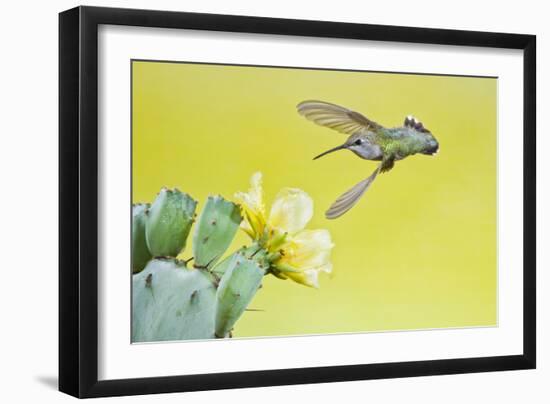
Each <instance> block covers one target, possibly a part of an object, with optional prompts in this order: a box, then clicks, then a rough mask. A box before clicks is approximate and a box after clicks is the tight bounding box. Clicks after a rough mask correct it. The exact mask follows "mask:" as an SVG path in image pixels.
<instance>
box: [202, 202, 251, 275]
mask: <svg viewBox="0 0 550 404" xmlns="http://www.w3.org/2000/svg"><path fill="white" fill-rule="evenodd" d="M241 220H242V217H241V213H240V209H239V207H238V206H237V205H235V204H234V203H233V202H229V201H227V200H225V199H223V198H222V197H221V196H209V197H208V200H207V201H206V205H205V206H204V208H203V210H202V213H201V215H200V217H199V220H198V222H197V225H196V228H195V234H194V237H193V256H194V266H195V268H203V269H209V268H212V267H213V266H214V264H215V263H216V262H217V261H218V259H219V258H220V257H221V256H222V254H223V253H224V252H225V250H226V249H227V248H228V247H229V245H230V244H231V241H233V238H234V237H235V233H237V230H238V229H239V224H240V223H241Z"/></svg>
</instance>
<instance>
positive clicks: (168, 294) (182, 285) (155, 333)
mask: <svg viewBox="0 0 550 404" xmlns="http://www.w3.org/2000/svg"><path fill="white" fill-rule="evenodd" d="M132 286H133V289H132V290H133V295H132V341H134V342H147V341H177V340H182V339H185V340H189V339H209V338H214V336H215V335H214V334H215V332H214V321H215V320H214V319H215V308H216V304H215V303H216V286H215V283H214V282H213V278H212V276H211V275H210V274H208V273H207V272H205V271H201V270H197V269H192V268H191V269H189V268H186V266H185V263H183V262H182V261H177V260H175V259H171V258H170V259H154V260H152V261H151V262H149V264H148V265H147V267H146V268H145V269H144V270H143V271H141V272H140V273H139V274H137V275H134V276H133V285H132Z"/></svg>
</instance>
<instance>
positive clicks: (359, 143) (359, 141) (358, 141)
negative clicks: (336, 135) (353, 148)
mask: <svg viewBox="0 0 550 404" xmlns="http://www.w3.org/2000/svg"><path fill="white" fill-rule="evenodd" d="M361 143H363V140H362V139H357V140H356V141H355V144H356V145H357V146H360V145H361Z"/></svg>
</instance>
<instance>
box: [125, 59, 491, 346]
mask: <svg viewBox="0 0 550 404" xmlns="http://www.w3.org/2000/svg"><path fill="white" fill-rule="evenodd" d="M496 92H497V80H496V79H492V78H468V77H443V76H429V75H407V74H382V73H367V72H342V71H326V70H325V71H320V70H300V69H284V68H264V67H262V68H258V67H244V66H241V67H239V66H215V65H195V64H182V63H157V62H137V61H134V62H133V122H132V124H133V196H132V197H133V201H134V202H145V201H147V202H150V201H152V200H153V199H154V197H155V195H156V193H157V192H158V190H159V189H160V188H161V187H162V186H168V187H178V188H179V189H181V190H183V191H186V192H188V193H189V194H191V195H192V196H193V197H194V198H195V199H197V200H198V201H199V207H198V212H200V208H201V205H202V202H203V201H204V200H205V198H206V197H207V196H208V195H209V194H218V193H219V194H221V195H223V196H224V197H226V198H229V199H231V198H232V196H233V194H234V193H235V192H236V191H238V190H242V191H246V190H248V187H249V179H250V176H251V174H252V173H253V172H255V171H261V172H262V173H263V175H264V191H265V197H266V202H267V204H268V206H269V203H270V201H272V200H273V198H274V196H275V194H276V193H277V191H278V190H279V189H281V188H283V187H297V188H301V189H303V190H304V191H306V192H307V193H309V195H310V196H311V197H312V198H313V200H314V203H315V214H314V217H313V219H312V221H311V223H310V224H309V226H308V228H311V229H314V228H327V229H329V230H330V232H331V235H332V237H333V240H334V242H335V244H336V246H335V248H334V250H333V258H332V261H333V264H334V273H333V275H332V276H324V275H322V276H321V279H320V283H321V287H320V289H311V288H307V287H304V286H301V285H298V284H295V283H293V282H291V281H289V280H287V281H282V280H279V279H276V278H275V277H272V276H267V277H266V278H265V281H264V287H263V288H262V289H261V290H260V291H259V292H258V294H257V295H256V297H255V299H254V300H253V302H252V303H251V305H250V307H251V308H254V309H261V310H263V311H249V312H246V313H245V314H244V315H243V317H242V318H241V319H240V320H239V321H238V323H237V324H236V328H235V333H234V335H235V336H237V337H250V336H277V335H292V334H319V333H323V334H324V333H342V332H362V331H374V330H396V329H419V328H442V327H470V326H491V325H495V324H496V321H497V289H496V280H497V265H496ZM307 99H319V100H324V101H329V102H333V103H336V104H339V105H342V106H345V107H348V108H350V109H354V110H357V111H359V112H361V113H363V114H364V115H365V116H367V117H369V118H370V119H372V120H374V121H377V122H378V123H380V124H382V125H384V126H388V127H392V126H400V125H401V124H402V122H403V120H404V118H405V116H406V115H408V114H412V115H414V116H416V117H417V118H419V119H420V120H421V121H422V122H423V123H424V125H425V126H426V127H427V128H428V129H430V130H431V131H432V133H433V134H434V135H435V137H436V138H437V139H438V141H439V143H440V151H439V154H438V155H437V156H435V157H431V156H424V155H417V156H413V157H409V158H408V159H406V160H403V161H399V162H397V163H396V166H395V168H394V169H393V170H392V171H391V172H389V173H387V174H384V175H380V176H378V178H377V179H376V181H375V182H374V184H373V185H372V187H371V188H370V189H369V190H368V191H367V193H366V194H365V196H364V197H363V199H362V200H361V201H360V202H359V203H358V205H356V206H355V207H354V208H353V209H352V210H351V211H350V212H348V213H347V214H346V215H344V216H343V217H341V218H339V219H337V220H334V221H329V220H326V219H325V218H324V215H323V212H324V211H325V210H326V209H327V208H328V206H329V205H330V204H331V203H332V202H333V201H334V199H335V198H336V197H337V196H338V195H340V194H341V193H342V192H344V191H346V190H347V189H348V188H350V187H351V186H352V185H354V184H355V183H357V182H358V181H360V180H362V179H364V178H365V177H367V176H368V175H370V173H371V172H372V171H373V169H374V168H375V166H376V164H377V163H376V162H370V161H365V160H361V159H359V158H358V157H356V156H355V155H354V154H352V153H351V152H349V151H340V152H337V153H334V154H331V155H329V156H326V157H324V158H322V159H319V160H316V161H312V157H313V156H315V155H317V154H319V153H321V152H322V151H325V150H327V149H329V148H331V147H334V146H336V145H339V144H341V143H343V142H344V140H345V139H346V137H345V135H342V134H340V133H338V132H335V131H332V130H330V129H327V128H323V127H320V126H317V125H315V124H313V123H311V122H309V121H307V120H305V119H304V118H303V117H301V116H299V115H298V114H297V113H296V104H298V103H299V102H300V101H303V100H307ZM190 241H191V238H190V239H189V244H188V246H187V249H186V251H185V252H183V253H182V254H181V256H182V257H183V258H189V257H190V256H191V244H190ZM247 242H248V240H247V238H246V237H245V235H244V234H243V233H242V232H239V236H238V237H237V238H236V240H235V241H234V244H233V246H232V247H231V248H230V251H232V250H234V249H235V248H237V247H239V246H241V245H243V244H244V243H247Z"/></svg>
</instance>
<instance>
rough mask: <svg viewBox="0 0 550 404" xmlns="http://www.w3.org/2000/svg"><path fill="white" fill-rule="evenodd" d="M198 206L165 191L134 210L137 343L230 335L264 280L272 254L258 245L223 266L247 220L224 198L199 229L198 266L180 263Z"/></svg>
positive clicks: (209, 204)
mask: <svg viewBox="0 0 550 404" xmlns="http://www.w3.org/2000/svg"><path fill="white" fill-rule="evenodd" d="M196 205H197V202H196V201H194V200H193V199H192V198H191V197H190V196H189V195H187V194H185V193H182V192H180V191H178V190H173V191H172V190H168V189H166V188H163V189H162V190H161V191H160V192H159V194H158V195H157V198H156V199H155V201H154V202H153V203H152V205H151V206H149V205H144V204H142V205H136V206H134V208H133V216H132V219H133V220H132V271H133V272H134V275H133V277H132V291H133V293H132V341H133V342H147V341H176V340H189V339H209V338H225V337H228V336H230V335H231V330H232V329H233V327H234V326H235V323H236V322H237V320H238V319H239V318H240V316H241V315H242V314H243V312H244V311H245V309H246V307H247V306H248V304H249V303H250V301H251V300H252V298H253V297H254V295H255V294H256V292H257V290H258V289H259V287H260V284H261V281H262V278H263V276H264V275H265V274H266V271H267V269H268V267H269V263H268V260H267V252H266V251H265V250H263V249H262V248H260V247H259V246H258V245H257V244H253V245H252V246H250V247H247V248H242V249H240V250H238V251H237V252H235V253H233V254H232V255H229V256H228V257H226V258H224V259H221V258H222V256H223V255H224V254H225V251H226V250H227V248H228V247H229V245H230V244H231V242H232V241H233V238H234V237H235V234H236V232H237V230H238V228H239V225H240V223H241V221H242V217H241V214H240V208H239V207H238V206H237V205H236V204H234V203H233V202H230V201H227V200H225V199H224V198H222V197H221V196H211V197H209V198H208V200H207V201H206V204H205V206H204V208H203V210H202V212H201V215H200V217H199V220H198V223H197V224H196V226H195V232H194V235H193V257H192V260H193V265H192V267H188V265H187V264H186V262H184V261H179V260H177V259H176V256H177V255H178V254H179V253H180V252H181V251H183V250H184V248H185V244H186V239H187V236H188V234H189V232H190V229H191V226H192V223H193V220H194V214H195V208H196ZM152 257H154V258H152ZM189 261H191V259H190V260H189Z"/></svg>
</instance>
